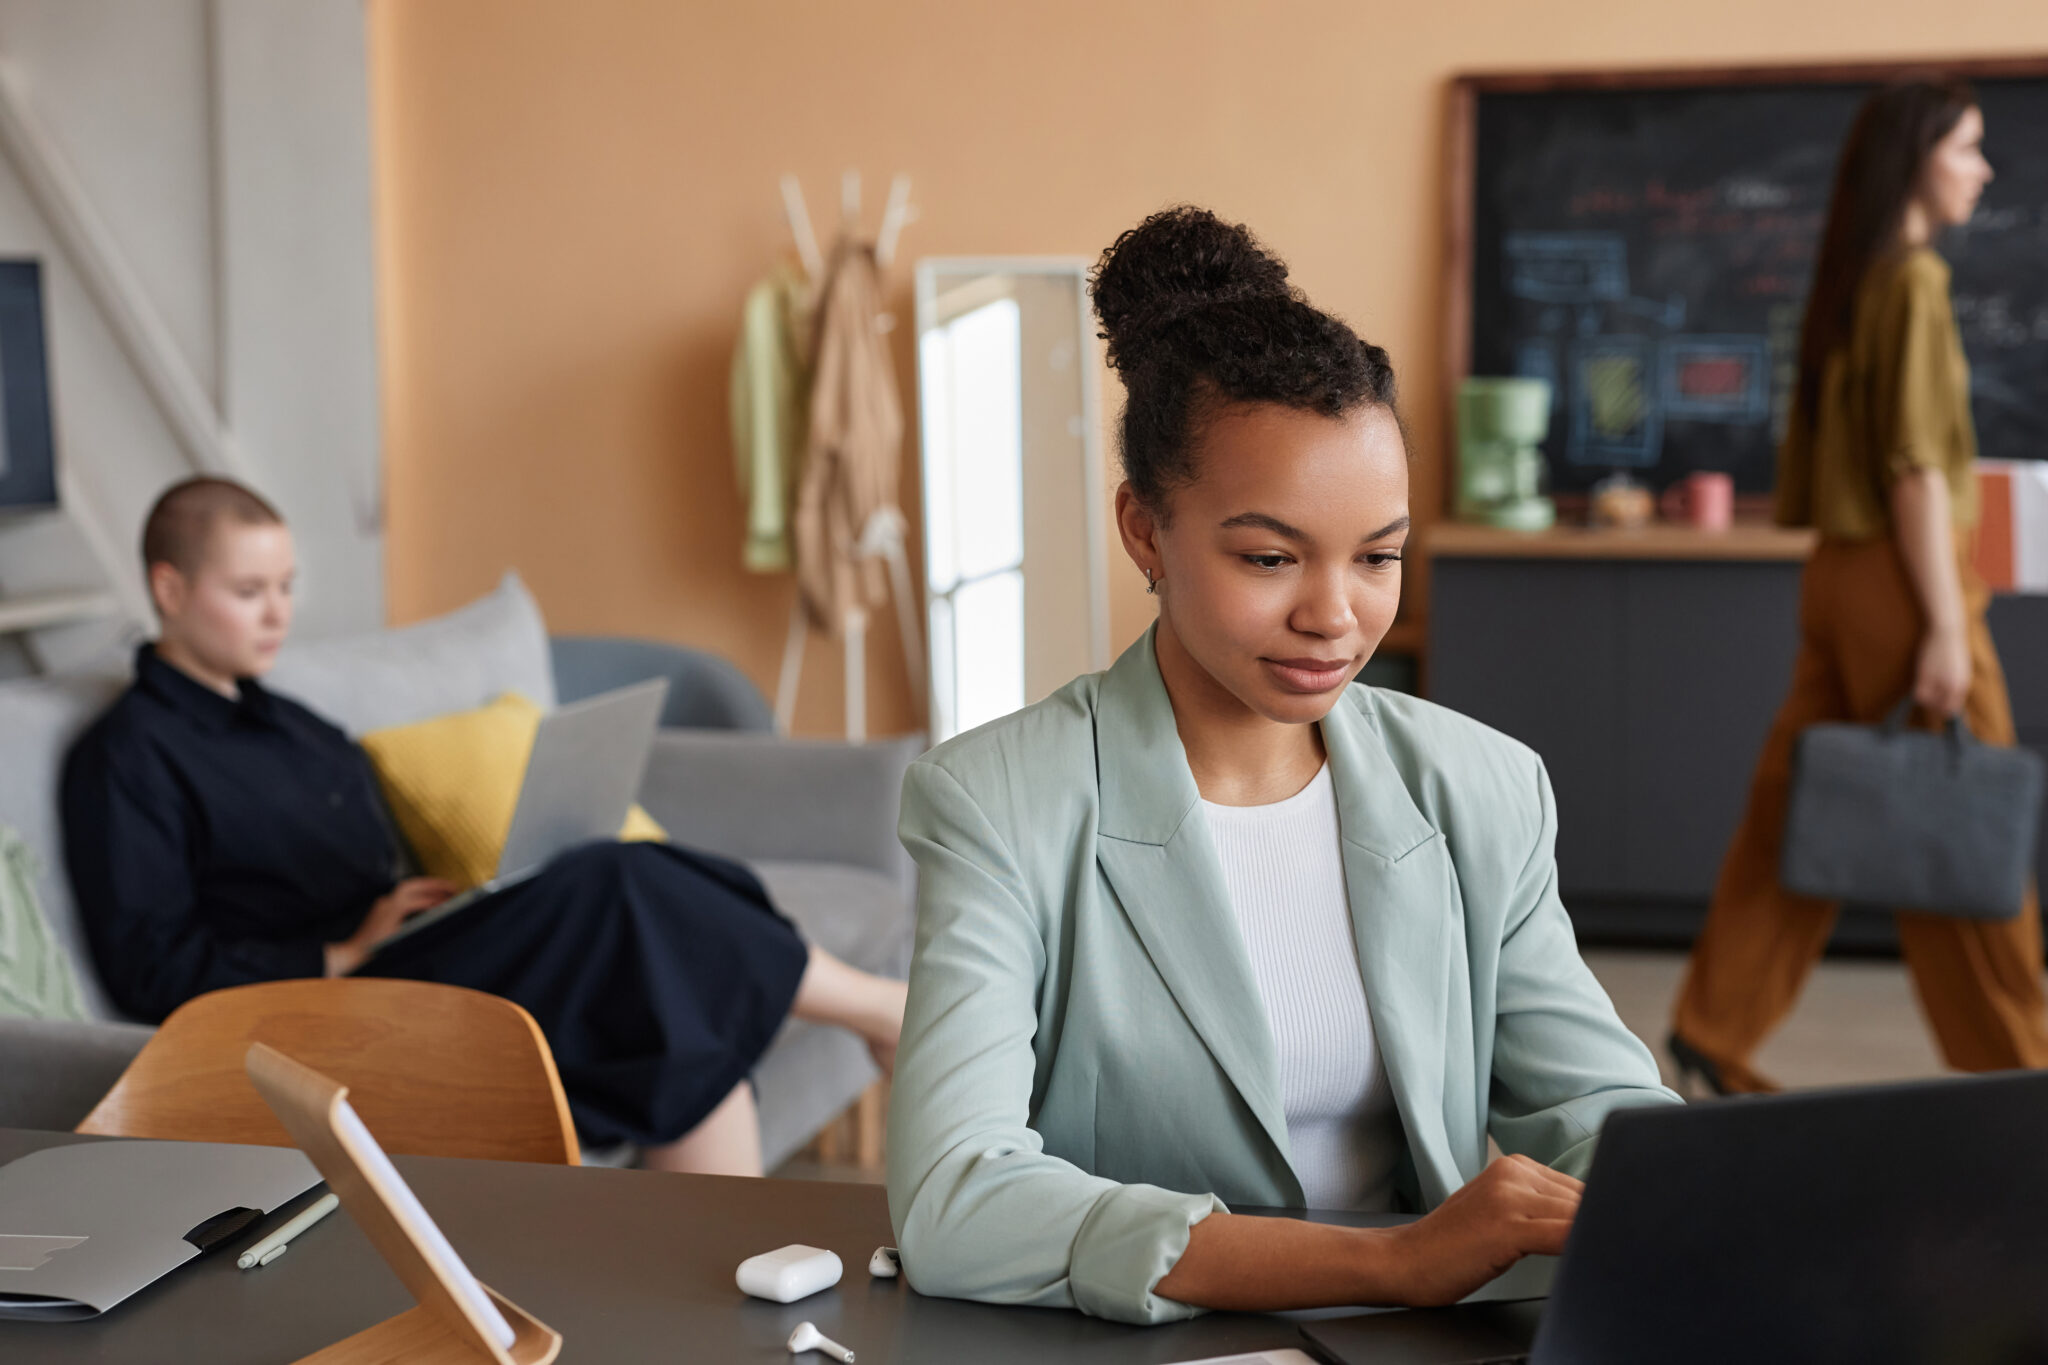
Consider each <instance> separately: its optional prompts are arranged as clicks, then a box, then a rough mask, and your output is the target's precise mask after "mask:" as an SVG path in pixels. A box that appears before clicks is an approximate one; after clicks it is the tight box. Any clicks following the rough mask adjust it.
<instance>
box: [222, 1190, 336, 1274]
mask: <svg viewBox="0 0 2048 1365" xmlns="http://www.w3.org/2000/svg"><path fill="white" fill-rule="evenodd" d="M340 1207H341V1200H340V1199H338V1198H336V1197H335V1195H334V1193H333V1192H332V1191H329V1192H328V1193H326V1194H323V1195H321V1196H320V1197H319V1198H318V1199H315V1200H314V1201H313V1202H312V1203H311V1204H308V1205H307V1206H306V1208H305V1211H304V1212H302V1213H301V1214H300V1215H299V1216H298V1217H296V1218H294V1219H292V1221H291V1222H289V1223H286V1224H285V1225H284V1226H283V1227H281V1228H279V1229H278V1230H277V1231H276V1232H273V1233H271V1234H270V1235H269V1236H268V1237H265V1238H264V1239H263V1240H262V1241H260V1242H258V1243H257V1244H256V1245H255V1246H252V1247H250V1248H249V1249H248V1250H247V1251H245V1252H243V1253H242V1254H241V1255H239V1256H237V1257H236V1258H235V1264H236V1265H238V1266H240V1267H241V1268H242V1269H244V1270H248V1269H251V1268H252V1267H255V1266H259V1265H269V1264H270V1263H271V1262H272V1261H274V1260H276V1259H277V1258H278V1257H280V1256H282V1255H284V1247H285V1243H287V1242H289V1241H291V1239H292V1238H294V1237H296V1236H298V1235H299V1234H300V1233H302V1232H304V1231H305V1230H306V1229H307V1228H309V1227H312V1226H313V1224H315V1223H317V1222H319V1221H320V1220H321V1219H322V1218H325V1217H326V1216H327V1215H328V1214H330V1213H333V1212H334V1211H335V1210H336V1209H338V1208H340Z"/></svg>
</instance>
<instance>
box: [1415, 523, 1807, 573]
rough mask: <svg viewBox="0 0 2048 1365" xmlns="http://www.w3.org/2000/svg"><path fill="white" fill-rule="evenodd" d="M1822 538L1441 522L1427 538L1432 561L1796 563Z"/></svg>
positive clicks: (1782, 531)
mask: <svg viewBox="0 0 2048 1365" xmlns="http://www.w3.org/2000/svg"><path fill="white" fill-rule="evenodd" d="M1817 539H1818V537H1817V536H1816V535H1815V534H1814V533H1813V532H1812V531H1807V530H1792V529H1788V528H1786V527H1782V526H1773V525H1770V524H1767V523H1759V522H1738V523H1736V524H1735V525H1734V526H1732V527H1730V528H1729V529H1728V530H1726V531H1700V530H1696V529H1694V528H1693V527H1690V526H1674V525H1670V524H1668V523H1653V524H1651V525H1649V526H1645V527H1642V528H1640V529H1638V530H1633V531H1617V530H1610V529H1607V528H1604V527H1601V528H1594V527H1587V526H1554V527H1552V528H1551V529H1549V530H1547V531H1508V530H1503V529H1501V528H1500V527H1497V526H1484V525H1479V524H1476V523H1472V522H1459V521H1441V522H1438V523H1436V524H1435V525H1433V526H1431V527H1430V528H1429V529H1428V530H1427V531H1426V532H1425V533H1424V535H1423V552H1424V553H1425V554H1426V555H1428V556H1429V557H1430V558H1432V559H1668V560H1688V559H1689V560H1733V561H1744V560H1747V561H1753V562H1772V561H1776V562H1792V563H1797V562H1799V561H1801V560H1804V559H1805V558H1806V557H1807V556H1808V555H1809V554H1811V553H1812V552H1813V547H1814V544H1815V542H1816V541H1817Z"/></svg>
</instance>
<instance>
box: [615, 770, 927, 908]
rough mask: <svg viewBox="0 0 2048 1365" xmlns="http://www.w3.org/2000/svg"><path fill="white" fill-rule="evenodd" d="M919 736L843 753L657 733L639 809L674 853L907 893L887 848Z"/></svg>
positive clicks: (895, 848)
mask: <svg viewBox="0 0 2048 1365" xmlns="http://www.w3.org/2000/svg"><path fill="white" fill-rule="evenodd" d="M924 747H925V743H924V737H923V736H922V735H906V736H904V737H902V738H899V739H885V740H878V741H875V742H873V743H869V744H847V743H843V742H841V741H838V740H810V739H784V738H782V737H780V736H778V735H764V734H755V733H745V732H735V731H727V730H663V731H662V732H661V733H660V734H659V735H657V736H656V737H655V741H654V751H653V753H652V754H651V755H650V756H649V758H648V761H647V777H646V779H645V781H644V782H642V784H641V787H640V804H641V805H643V806H645V807H646V808H647V812H648V814H650V815H652V816H653V817H654V818H655V819H656V820H659V821H660V822H661V824H662V826H663V827H664V828H665V829H667V830H668V833H669V837H670V838H672V839H674V840H675V841H676V842H677V843H679V844H686V845H688V846H690V847H692V848H701V849H703V850H704V851H705V852H707V853H718V854H722V855H724V856H726V857H728V858H748V859H769V860H781V861H789V862H825V863H848V864H851V865H853V866H855V867H865V868H869V869H872V870H873V871H876V872H879V873H881V874H882V875H884V876H886V877H891V878H894V879H896V880H897V881H898V882H899V883H901V884H902V885H903V887H904V888H905V889H906V890H907V889H908V888H909V887H910V886H911V862H910V856H909V855H908V854H907V853H905V852H904V851H903V845H902V844H901V843H899V842H898V841H897V838H896V813H897V810H898V808H899V807H900V806H901V804H902V800H903V773H904V770H905V769H907V768H908V767H909V766H910V763H911V760H913V759H915V758H916V757H917V756H918V755H919V754H920V753H922V752H923V751H924Z"/></svg>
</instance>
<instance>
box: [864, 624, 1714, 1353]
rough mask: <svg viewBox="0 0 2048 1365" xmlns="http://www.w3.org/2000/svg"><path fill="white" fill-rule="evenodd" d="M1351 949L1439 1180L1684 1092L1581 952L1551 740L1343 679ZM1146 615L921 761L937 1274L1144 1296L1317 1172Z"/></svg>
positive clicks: (924, 1279)
mask: <svg viewBox="0 0 2048 1365" xmlns="http://www.w3.org/2000/svg"><path fill="white" fill-rule="evenodd" d="M1322 727H1323V743H1324V746H1325V748H1326V749H1327V751H1328V753H1329V762H1330V771H1331V777H1332V780H1333V785H1334V786H1335V788H1336V794H1337V812H1338V823H1339V826H1340V828H1341V830H1342V836H1343V859H1344V875H1345V881H1346V885H1347V889H1348V892H1349V895H1350V900H1351V919H1352V924H1353V926H1354V931H1355V932H1356V934H1357V937H1358V961H1359V966H1360V969H1361V970H1362V972H1363V974H1364V978H1365V992H1366V999H1367V1004H1368V1007H1369V1008H1370V1010H1371V1012H1372V1021H1373V1029H1374V1032H1375V1035H1376V1037H1377V1039H1378V1042H1379V1047H1380V1052H1381V1057H1382V1060H1383V1062H1384V1064H1385V1066H1386V1069H1387V1073H1388V1077H1389V1079H1390V1080H1391V1082H1392V1086H1393V1092H1394V1101H1395V1105H1396V1107H1397V1109H1398V1111H1399V1113H1400V1117H1401V1125H1402V1128H1403V1130H1404V1131H1405V1134H1406V1137H1407V1148H1408V1150H1407V1158H1406V1160H1405V1162H1404V1163H1403V1166H1402V1169H1401V1173H1400V1176H1399V1177H1398V1183H1399V1185H1400V1187H1401V1189H1402V1191H1403V1197H1404V1201H1405V1202H1406V1204H1407V1206H1408V1207H1410V1208H1412V1209H1414V1210H1417V1211H1420V1210H1422V1209H1427V1208H1433V1207H1434V1206H1435V1205H1437V1204H1438V1203H1440V1202H1441V1201H1442V1200H1443V1199H1444V1198H1445V1197H1446V1196H1447V1195H1448V1194H1450V1193H1451V1191H1453V1190H1455V1189H1457V1188H1458V1187H1459V1186H1460V1185H1461V1184H1463V1183H1464V1182H1465V1181H1467V1180H1469V1179H1471V1178H1472V1177H1473V1176H1474V1175H1476V1174H1477V1173H1478V1172H1479V1170H1480V1169H1481V1168H1482V1167H1483V1166H1484V1165H1485V1164H1486V1160H1487V1145H1486V1144H1487V1136H1488V1134H1489V1133H1490V1134H1492V1136H1493V1137H1494V1139H1495V1140H1496V1141H1497V1142H1498V1143H1499V1144H1500V1146H1501V1149H1502V1150H1503V1151H1507V1152H1521V1153H1525V1154H1527V1155H1529V1156H1531V1157H1534V1158H1535V1159H1537V1160H1539V1161H1543V1162H1546V1163H1548V1164H1550V1165H1552V1166H1555V1167H1557V1168H1558V1169H1560V1170H1564V1171H1569V1172H1572V1173H1574V1174H1578V1173H1583V1172H1584V1171H1585V1170H1586V1168H1587V1167H1588V1165H1589V1164H1590V1162H1591V1159H1592V1151H1593V1142H1594V1137H1595V1135H1596V1134H1597V1133H1598V1131H1599V1129H1600V1124H1601V1122H1602V1120H1603V1119H1605V1117H1606V1116H1607V1115H1608V1114H1609V1113H1610V1112H1612V1111H1613V1110H1615V1109H1617V1108H1620V1107H1622V1106H1625V1105H1637V1104H1677V1103H1680V1102H1681V1101H1680V1100H1679V1098H1678V1096H1677V1095H1675V1094H1673V1093H1672V1092H1671V1091H1669V1090H1667V1089H1665V1088H1664V1087H1663V1086H1662V1085H1660V1084H1659V1083H1658V1078H1657V1066H1656V1063H1655V1061H1653V1060H1652V1058H1651V1056H1650V1053H1649V1051H1648V1050H1647V1049H1646V1048H1645V1047H1644V1046H1643V1045H1642V1043H1640V1042H1639V1041H1637V1039H1636V1038H1635V1037H1634V1036H1633V1035H1632V1034H1630V1033H1629V1031H1628V1030H1627V1029H1626V1028H1624V1027H1623V1026H1622V1023H1621V1020H1620V1019H1619V1018H1617V1017H1616V1015H1615V1013H1614V1007H1613V1006H1612V1005H1611V1004H1610V1003H1609V1002H1608V999H1607V996H1606V994H1605V993H1604V992H1602V990H1601V989H1600V986H1599V984H1598V983H1597V982H1596V981H1594V979H1593V976H1592V974H1591V973H1590V972H1589V971H1588V970H1587V969H1586V966H1585V964H1584V963H1583V962H1582V961H1581V960H1580V958H1579V954H1578V949H1577V946H1576V944H1575V943H1574V942H1573V938H1572V929H1571V924H1570V921H1569V920H1568V919H1567V918H1566V915H1565V910H1564V906H1563V904H1562V903H1561V902H1560V901H1559V900H1558V895H1557V869H1556V863H1555V859H1554V856H1553V847H1554V843H1555V839H1556V833H1557V815H1556V807H1555V804H1554V803H1553V801H1552V798H1551V794H1550V782H1549V779H1548V777H1547V776H1546V775H1545V773H1544V770H1543V764H1542V762H1541V760H1539V759H1538V758H1537V757H1536V755H1535V754H1534V753H1533V752H1531V751H1530V750H1529V749H1527V748H1525V747H1524V746H1523V745H1521V744H1518V743H1516V742H1515V741H1514V740H1511V739H1508V738H1507V737H1505V736H1503V735H1501V734H1499V733H1497V732H1495V731H1492V730H1489V729H1487V728H1486V727H1484V726H1482V725H1479V724H1478V723H1476V722H1474V721H1471V720H1467V719H1466V718H1464V717H1462V716H1460V715H1458V714H1456V713H1455V712H1451V711H1447V710H1445V709H1443V708H1442V707H1438V706H1432V705H1430V704H1429V703H1427V702H1423V701H1418V700H1416V699H1414V698H1412V697H1407V696H1403V695H1400V694H1398V693H1393V692H1386V691H1382V690H1379V689H1376V688H1370V687H1365V686H1359V685H1354V686H1352V687H1350V688H1347V689H1346V690H1345V694H1344V697H1343V699H1342V700H1341V701H1339V702H1338V703H1337V705H1336V706H1335V708H1333V709H1332V710H1331V712H1330V714H1329V716H1328V717H1327V718H1326V719H1325V720H1324V721H1323V722H1322ZM1198 799H1199V793H1198V792H1197V790H1196V787H1195V780H1194V776H1193V774H1192V773H1191V772H1190V771H1189V770H1188V764H1187V758H1186V755H1185V753H1184V751H1183V750H1182V748H1181V744H1180V737H1179V734H1178V732H1177V731H1176V730H1175V728H1174V719H1173V708H1172V705H1171V703H1170V702H1169V701H1168V699H1167V695H1166V688H1165V685H1164V684H1163V683H1162V682H1161V681H1160V677H1159V667H1158V664H1157V662H1156V660H1155V658H1154V655H1153V650H1152V637H1151V635H1150V634H1149V633H1148V634H1147V635H1146V636H1145V638H1143V639H1141V640H1140V641H1139V642H1138V643H1137V644H1135V645H1133V646H1132V647H1131V648H1130V650H1128V651H1127V652H1126V653H1125V654H1124V656H1123V657H1122V658H1121V659H1119V660H1118V661H1117V663H1116V665H1115V666H1114V667H1112V668H1111V669H1110V670H1109V671H1108V672H1107V673H1099V674H1091V675H1089V676H1087V677H1083V678H1079V679H1077V680H1075V681H1074V682H1072V683H1070V684H1068V685H1067V686H1066V687H1064V688H1062V689H1061V690H1060V691H1058V692H1056V693H1054V694H1053V695H1052V696H1050V697H1048V698H1047V699H1046V700H1044V701H1043V702H1040V703H1039V704H1037V705H1035V706H1031V707H1027V708H1026V709H1025V710H1023V711H1020V712H1017V713H1016V714H1014V715H1011V716H1007V717H1005V718H1003V719H1002V720H999V721H996V722H994V723H992V724H989V725H986V726H983V727H982V728H980V729H978V730H974V731H972V732H970V733H968V734H964V735H961V736H959V737H958V738H956V739H954V740H951V741H949V742H948V743H946V744H943V745H941V746H939V747H938V748H937V749H934V750H933V751H932V752H931V753H929V754H927V755H926V756H924V757H923V758H921V759H919V760H918V761H917V762H916V763H915V764H913V765H912V766H911V768H910V771H909V774H908V776H907V777H906V778H905V780H904V788H903V814H902V825H901V829H902V836H903V842H904V845H905V846H906V847H907V848H908V849H909V850H910V853H911V855H912V856H913V857H914V858H915V859H916V860H917V865H918V872H919V887H918V925H917V949H916V956H915V958H914V959H913V961H912V964H911V969H910V1002H909V1007H908V1011H907V1013H906V1015H905V1017H904V1024H903V1041H902V1046H901V1048H900V1049H899V1051H898V1053H897V1057H896V1077H895V1090H894V1097H893V1100H892V1102H891V1107H890V1114H889V1142H888V1148H889V1211H890V1216H891V1219H892V1220H893V1221H894V1223H895V1227H896V1238H897V1245H898V1247H899V1248H900V1249H901V1251H902V1255H903V1268H904V1273H905V1274H906V1276H907V1277H908V1278H909V1280H910V1283H911V1284H912V1285H913V1286H914V1287H915V1288H916V1289H917V1290H918V1291H919V1292H921V1293H925V1294H937V1295H945V1296H950V1297H956V1298H971V1299H982V1300H986V1301H989V1302H995V1303H1014V1304H1038V1305H1051V1306H1062V1307H1073V1308H1079V1309H1080V1310H1081V1311H1083V1312H1085V1313H1092V1314H1096V1315H1098V1316H1101V1317H1107V1318H1116V1319H1120V1320H1123V1321H1126V1322H1159V1321H1165V1320H1167V1319H1171V1318H1178V1317H1186V1316H1188V1315H1190V1314H1191V1313H1193V1312H1194V1311H1195V1310H1193V1309H1191V1308H1189V1307H1187V1306H1186V1305H1184V1304H1179V1303H1176V1302H1173V1301H1172V1300H1169V1299H1165V1298H1162V1297H1160V1296H1159V1295H1157V1294H1155V1293H1154V1292H1153V1287H1154V1286H1155V1285H1156V1284H1158V1282H1159V1280H1160V1279H1161V1278H1162V1277H1163V1276H1164V1275H1165V1274H1166V1272H1167V1271H1168V1270H1170V1269H1171V1268H1172V1267H1173V1264H1174V1262H1175V1261H1176V1260H1177V1259H1178V1258H1179V1257H1180V1254H1181V1252H1182V1251H1183V1250H1185V1249H1186V1247H1187V1242H1188V1229H1189V1228H1190V1227H1192V1226H1193V1225H1194V1224H1195V1223H1197V1222H1200V1221H1201V1220H1202V1219H1203V1218H1205V1217H1207V1216H1208V1215H1209V1214H1210V1213H1212V1212H1215V1211H1219V1210H1225V1209H1226V1208H1227V1205H1228V1203H1243V1204H1248V1205H1284V1206H1294V1207H1299V1206H1300V1205H1301V1204H1302V1203H1303V1198H1302V1187H1301V1181H1300V1179H1299V1178H1298V1177H1297V1176H1296V1174H1295V1172H1294V1168H1293V1166H1292V1165H1291V1164H1290V1161H1289V1153H1288V1145H1287V1123H1286V1118H1285V1116H1284V1114H1283V1113H1282V1110H1281V1100H1280V1082H1279V1077H1278V1074H1277V1072H1278V1068H1277V1063H1276V1061H1275V1051H1274V1045H1273V1039H1272V1034H1271V1031H1270V1030H1269V1028H1268V1026H1267V1023H1266V1016H1265V1010H1264V1007H1263V1006H1262V1005H1261V1004H1260V1001H1259V996H1258V991H1257V988H1256V986H1255V985H1254V983H1253V979H1252V972H1251V965H1250V962H1249V960H1248V958H1247V956H1246V953H1245V948H1244V942H1243V939H1242V937H1241V936H1240V934H1239V931H1238V927H1237V922H1236V919H1235V918H1234V915H1233V912H1232V910H1231V907H1230V903H1229V900H1228V897H1227V893H1226V891H1225V889H1224V882H1223V872H1222V868H1221V865H1220V864H1219V862H1218V860H1217V856H1216V852H1215V849H1214V847H1213V846H1212V845H1211V843H1210V841H1209V838H1208V836H1207V834H1206V832H1205V826H1204V825H1203V822H1202V821H1201V820H1200V819H1197V818H1191V817H1192V816H1193V813H1194V811H1195V809H1196V802H1197V801H1198Z"/></svg>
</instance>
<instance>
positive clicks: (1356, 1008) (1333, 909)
mask: <svg viewBox="0 0 2048 1365" xmlns="http://www.w3.org/2000/svg"><path fill="white" fill-rule="evenodd" d="M1202 814H1203V818H1204V819H1206V820H1207V821H1208V824H1209V833H1210V837H1211V839H1212V840H1213V841H1214V843H1215V845H1216V853H1217V856H1218V857H1219V858H1221V860H1222V863H1223V881H1224V885H1225V887H1226V888H1228V890H1229V893H1230V905H1231V909H1232V910H1233V911H1235V912H1236V915H1237V923H1238V927H1239V929H1241V930H1242V931H1243V933H1244V943H1245V949H1246V951H1247V952H1248V953H1249V954H1250V957H1251V965H1252V979H1253V980H1254V981H1255V982H1256V983H1257V984H1258V989H1259V999H1260V1001H1261V1003H1263V1004H1264V1005H1265V1007H1266V1020H1267V1022H1268V1024H1269V1025H1270V1026H1271V1028H1272V1032H1273V1043H1274V1046H1275V1048H1276V1050H1277V1051H1278V1053H1279V1058H1280V1093H1281V1102H1282V1106H1283V1108H1284V1110H1285V1112H1286V1116H1287V1141H1288V1145H1289V1146H1290V1147H1292V1148H1293V1158H1294V1169H1295V1172H1296V1173H1297V1174H1298V1175H1299V1176H1300V1177H1301V1184H1302V1191H1303V1193H1304V1194H1305V1195H1306V1197H1307V1200H1308V1206H1309V1207H1310V1208H1322V1209H1358V1210H1363V1211H1367V1212H1387V1211H1389V1210H1391V1209H1392V1207H1393V1173H1394V1169H1395V1167H1396V1166H1397V1165H1398V1164H1399V1162H1400V1157H1401V1150H1402V1142H1403V1141H1404V1139H1403V1137H1402V1133H1401V1124H1400V1119H1399V1116H1398V1115H1397V1114H1396V1112H1395V1109H1394V1095H1393V1091H1392V1089H1391V1088H1390V1087H1389V1085H1388V1082H1387V1074H1386V1068H1385V1067H1384V1066H1383V1065H1382V1064H1381V1062H1380V1051H1379V1044H1378V1042H1377V1041H1376V1040H1375V1039H1374V1037H1373V1031H1372V1015H1371V1013H1370V1012H1369V1011H1368V1010H1367V1008H1366V1002H1365V980H1364V978H1363V977H1362V976H1361V975H1360V974H1359V970H1358V944H1357V939H1356V937H1355V936H1354V935H1353V933H1352V931H1351V901H1350V898H1349V897H1348V896H1347V895H1346V893H1345V884H1344V856H1343V849H1342V845H1341V843H1340V842H1339V834H1338V829H1337V793H1336V788H1335V787H1333V786H1332V785H1331V782H1330V768H1329V765H1328V764H1324V765H1323V769H1322V771H1321V772H1319V773H1317V774H1316V776H1315V779H1314V780H1313V781H1311V782H1310V783H1309V784H1308V785H1307V786H1306V787H1304V788H1302V789H1301V790H1300V791H1299V792H1297V793H1295V794H1294V795H1293V796H1290V797H1288V798H1287V799H1286V800H1285V801H1278V802H1275V803H1273V804H1272V805H1269V806H1218V805H1215V804H1213V803H1211V802H1208V801H1204V802H1203V803H1202Z"/></svg>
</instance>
